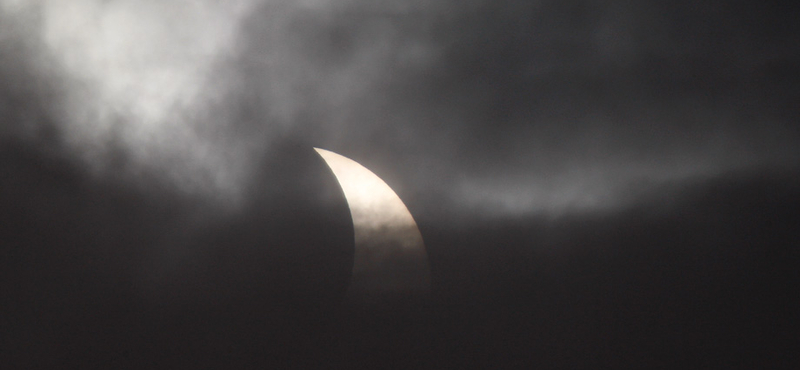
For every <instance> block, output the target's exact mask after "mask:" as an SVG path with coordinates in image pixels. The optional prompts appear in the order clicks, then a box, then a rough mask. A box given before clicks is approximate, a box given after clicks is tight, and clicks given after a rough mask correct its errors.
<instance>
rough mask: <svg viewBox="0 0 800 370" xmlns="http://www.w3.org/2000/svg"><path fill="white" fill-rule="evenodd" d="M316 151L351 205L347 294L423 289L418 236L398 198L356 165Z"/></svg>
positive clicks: (422, 256) (424, 277) (424, 271)
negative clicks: (350, 277)
mask: <svg viewBox="0 0 800 370" xmlns="http://www.w3.org/2000/svg"><path fill="white" fill-rule="evenodd" d="M314 149H315V150H316V151H317V153H319V155H320V156H322V158H323V159H324V160H325V162H326V163H327V164H328V166H329V167H330V168H331V171H333V173H334V175H335V176H336V179H337V180H338V181H339V184H340V186H341V187H342V191H343V192H344V196H345V198H346V199H347V203H348V205H349V206H350V214H351V216H352V218H353V231H354V235H355V255H354V261H353V280H352V282H351V286H350V292H351V294H352V293H354V292H355V291H357V292H358V293H364V292H366V293H371V292H375V291H421V290H427V289H428V286H429V276H428V275H429V273H428V262H427V256H426V253H425V246H424V243H423V241H422V235H421V234H420V232H419V228H418V227H417V223H416V222H415V221H414V218H413V217H412V216H411V213H410V212H409V211H408V209H407V208H406V206H405V204H403V202H402V201H401V200H400V198H399V197H398V196H397V194H395V192H394V191H392V189H391V188H390V187H389V185H386V183H385V182H383V180H381V179H380V178H379V177H378V176H376V175H375V174H374V173H372V172H371V171H370V170H368V169H366V168H365V167H364V166H362V165H360V164H358V163H357V162H355V161H353V160H351V159H349V158H347V157H344V156H341V155H339V154H336V153H333V152H331V151H327V150H324V149H319V148H314Z"/></svg>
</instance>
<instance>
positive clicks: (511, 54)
mask: <svg viewBox="0 0 800 370" xmlns="http://www.w3.org/2000/svg"><path fill="white" fill-rule="evenodd" d="M3 10H4V15H3V17H4V19H8V20H10V22H4V23H5V25H4V26H3V32H4V35H6V36H5V37H4V41H3V43H4V44H9V43H18V44H21V45H24V47H22V49H24V51H25V52H24V53H19V52H16V51H18V50H19V49H20V48H13V50H15V52H14V53H13V54H14V56H7V57H5V58H4V60H5V61H6V62H5V65H4V68H5V69H6V70H7V71H9V72H8V74H9V76H10V75H14V74H18V73H19V71H20V70H21V69H24V70H28V71H29V72H28V73H29V74H30V77H29V78H30V80H25V79H22V80H21V82H19V83H18V84H17V86H23V87H24V86H25V85H27V84H30V83H33V82H35V81H38V82H36V83H39V84H43V85H45V86H47V89H46V90H47V91H46V93H47V94H48V95H47V96H46V97H40V98H39V101H41V104H43V105H45V106H44V107H39V108H35V107H34V108H30V109H27V110H31V111H34V112H36V111H37V110H46V111H47V112H49V113H48V114H49V120H50V121H52V125H53V126H54V127H55V130H57V131H58V132H59V133H60V134H61V136H62V141H63V143H64V147H65V148H66V150H67V151H68V152H70V153H72V154H71V155H72V156H73V157H76V158H79V159H80V160H81V161H82V162H83V163H85V164H86V165H87V166H89V167H90V168H91V169H92V171H94V172H96V173H98V174H100V175H101V176H107V175H108V174H115V175H118V174H120V173H122V174H127V175H125V176H127V178H128V179H129V180H134V181H143V180H141V179H142V178H153V179H155V180H153V181H157V182H166V183H168V184H170V186H171V187H174V188H175V189H177V190H179V191H180V192H183V193H188V194H194V195H199V196H201V197H204V198H209V199H214V200H216V201H221V202H222V203H223V204H234V205H235V204H241V203H242V202H246V199H247V197H249V196H250V195H248V194H250V191H251V190H252V189H250V186H251V185H252V184H254V183H255V181H256V180H254V177H258V176H264V175H261V174H260V173H262V172H263V173H270V171H271V170H270V169H268V168H266V167H265V166H267V165H266V164H265V162H264V158H265V157H269V156H271V155H272V154H271V150H272V149H271V148H274V146H273V144H274V143H275V142H276V141H287V140H289V141H294V142H298V143H302V144H301V145H306V144H308V147H309V150H311V146H312V145H313V146H319V147H324V148H328V149H331V150H334V151H337V152H339V153H342V154H344V155H347V156H350V157H352V158H354V159H356V160H357V161H360V162H362V163H363V164H365V165H366V166H367V167H368V168H371V169H373V170H375V171H376V172H377V173H378V174H379V175H381V176H383V177H385V178H387V181H388V182H389V183H390V184H391V185H392V186H394V187H396V188H398V191H399V192H400V193H401V196H403V197H404V198H411V199H410V200H409V202H410V203H412V204H411V205H410V206H411V207H412V208H424V207H421V206H420V207H417V206H415V205H414V202H417V201H419V202H420V203H419V204H423V203H429V201H431V200H436V201H437V207H439V208H444V209H460V208H463V207H467V208H470V209H474V210H476V211H478V212H485V211H488V212H489V213H498V214H526V213H540V212H546V213H552V214H559V213H563V212H565V211H568V210H570V209H596V208H598V207H600V208H608V207H612V208H613V207H616V206H618V205H619V204H621V202H626V201H628V200H629V198H630V194H631V189H635V190H637V189H641V188H642V187H644V188H647V187H648V186H651V185H658V184H660V183H664V182H671V181H680V180H682V179H689V178H694V177H704V176H705V177H708V176H715V175H717V174H720V173H724V172H726V171H731V170H737V169H743V168H750V167H753V166H756V167H758V166H787V165H788V166H794V165H796V163H797V154H796V151H795V150H794V147H795V146H796V145H797V142H798V132H797V129H796V127H795V125H792V124H791V122H793V121H794V120H795V119H796V118H797V113H796V109H795V108H794V106H793V105H792V103H791V102H792V101H794V100H795V99H793V98H796V92H795V89H792V88H791V87H792V86H793V83H795V82H797V73H796V72H792V69H791V68H790V66H791V65H792V64H793V63H795V62H796V61H797V59H798V55H797V52H796V51H795V50H796V48H793V47H792V39H791V37H790V36H789V35H790V34H791V32H787V31H791V30H793V29H796V26H794V25H793V23H792V22H791V19H790V18H789V17H788V16H786V15H785V13H786V9H783V8H781V6H780V5H766V4H765V5H757V4H747V3H745V4H740V5H726V6H717V5H714V6H712V5H711V4H706V3H705V2H701V3H692V5H691V6H690V5H689V4H688V3H687V4H683V3H663V4H661V3H656V4H651V5H648V6H644V5H636V4H624V5H620V4H611V3H605V2H598V1H580V2H573V3H568V4H567V3H562V2H549V1H542V2H516V1H501V2H480V1H472V2H468V3H462V2H451V1H438V2H401V3H397V2H361V1H339V2H336V1H304V2H290V1H256V0H242V1H237V2H215V1H174V2H155V1H144V2H141V1H137V2H133V1H93V0H80V1H70V2H60V1H40V2H32V3H28V2H18V1H8V0H7V1H4V2H3ZM15 63H16V64H15ZM9 65H10V66H9ZM14 65H18V66H21V67H19V68H18V67H14ZM17 78H19V77H17ZM16 92H17V90H15V93H16ZM34 94H37V93H34ZM38 94H39V95H41V94H42V92H41V91H40V92H38ZM15 109H16V108H15ZM22 109H23V110H25V109H26V108H22ZM34 114H38V113H34ZM19 121H20V119H16V122H14V123H13V124H14V125H30V123H22V122H19ZM28 131H30V130H28ZM265 176H271V175H265ZM648 184H649V185H648ZM645 190H646V189H645ZM433 208H434V207H429V209H427V210H421V211H422V212H426V211H430V212H433V213H436V212H439V211H436V210H433Z"/></svg>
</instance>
